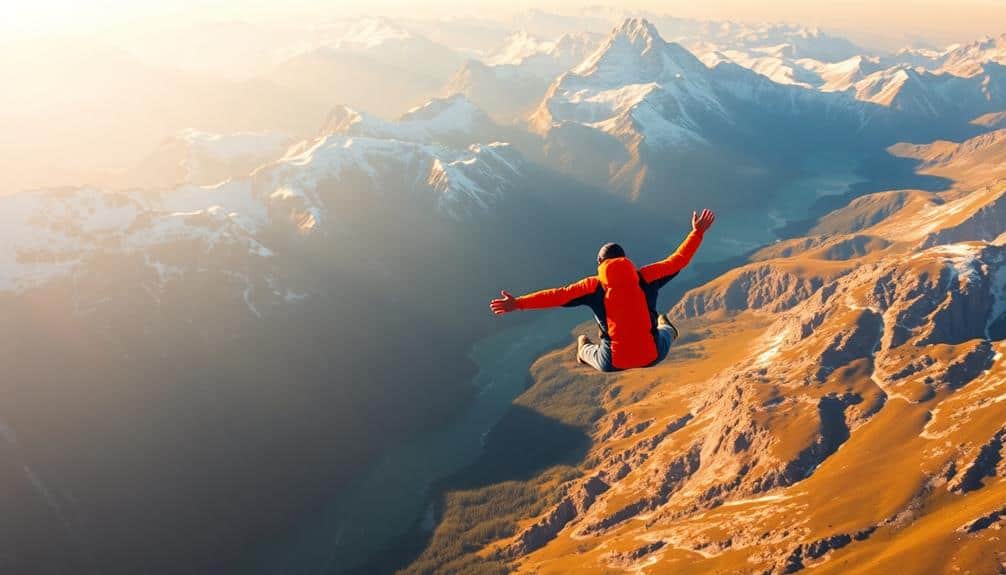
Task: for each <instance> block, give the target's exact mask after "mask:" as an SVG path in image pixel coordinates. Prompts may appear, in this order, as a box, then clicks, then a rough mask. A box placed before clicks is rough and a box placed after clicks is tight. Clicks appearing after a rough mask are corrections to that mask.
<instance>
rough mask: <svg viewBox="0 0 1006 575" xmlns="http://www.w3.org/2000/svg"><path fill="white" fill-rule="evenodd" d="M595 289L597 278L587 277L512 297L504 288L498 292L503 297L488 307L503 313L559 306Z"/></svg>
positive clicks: (497, 313) (494, 311)
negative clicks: (559, 286) (566, 284)
mask: <svg viewBox="0 0 1006 575" xmlns="http://www.w3.org/2000/svg"><path fill="white" fill-rule="evenodd" d="M596 289H597V278H596V277H589V278H584V279H582V280H580V281H578V282H576V283H572V284H569V285H568V286H565V287H561V288H555V289H546V290H541V291H536V292H534V293H531V294H528V295H525V296H521V297H513V296H512V295H510V294H509V293H508V292H506V291H505V290H504V291H501V292H500V295H501V296H503V297H501V298H498V299H494V300H492V301H491V302H489V308H490V309H492V310H493V313H494V314H496V315H503V314H505V313H510V312H512V311H517V310H519V309H544V308H549V307H561V306H564V305H566V304H568V303H570V302H572V301H573V300H575V299H577V298H581V297H583V296H585V295H588V294H590V293H592V292H593V291H594V290H596Z"/></svg>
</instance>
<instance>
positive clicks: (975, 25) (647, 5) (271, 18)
mask: <svg viewBox="0 0 1006 575" xmlns="http://www.w3.org/2000/svg"><path fill="white" fill-rule="evenodd" d="M530 10H539V11H544V12H549V11H555V12H562V13H578V14H590V13H591V12H593V11H597V10H601V11H605V10H608V11H610V10H620V11H624V12H643V11H646V12H653V13H660V14H665V15H671V16H676V17H681V18H689V19H702V20H732V21H738V22H747V23H754V22H758V23H763V22H772V23H785V24H792V25H803V26H814V27H820V28H823V29H825V30H827V31H830V32H833V33H841V34H843V35H846V36H848V37H850V38H851V39H853V40H854V41H857V42H859V43H861V44H864V45H865V46H866V47H868V48H872V49H877V50H893V49H897V48H899V47H902V46H904V45H908V44H915V45H927V47H942V46H944V45H946V44H950V43H954V42H962V41H967V40H973V39H976V38H978V37H981V36H985V35H990V34H997V33H1001V30H999V29H998V28H997V26H998V25H999V23H1001V22H1003V21H1006V3H1004V2H1001V1H999V0H964V1H962V2H949V1H928V2H924V3H921V4H920V3H918V2H909V1H908V0H898V1H896V2H885V3H882V4H878V3H876V2H865V1H855V2H843V3H841V4H831V5H824V6H822V5H818V4H816V3H807V2H799V1H797V0H769V1H767V2H760V3H758V4H757V5H752V4H751V3H748V2H743V1H740V0H717V1H713V2H706V3H702V5H696V4H695V3H689V2H683V1H673V2H657V1H655V0H635V1H631V2H605V1H600V2H594V3H592V4H591V7H590V8H584V7H583V5H582V4H579V3H576V2H572V1H570V0H554V1H552V2H549V3H544V4H543V3H540V2H531V1H528V0H516V1H508V2H504V1H503V0H480V1H479V2H477V3H475V4H472V3H459V2H452V1H447V0H434V1H432V2H427V3H424V5H423V6H422V8H421V9H416V7H415V5H414V3H411V2H407V1H406V0H376V1H373V2H368V3H366V4H365V5H361V4H360V3H358V2H345V1H338V2H322V1H320V0H294V1H292V2H285V3H282V5H277V3H275V2H268V1H264V0H253V1H251V2H239V1H238V0H216V1H211V2H151V1H141V2H127V1H125V0H82V1H74V0H41V1H39V2H32V3H20V4H15V5H14V6H12V7H8V8H7V14H6V16H7V17H6V18H5V19H4V21H2V22H0V32H2V33H3V35H4V36H5V37H6V41H7V42H11V41H15V40H20V39H43V38H52V37H73V38H92V39H102V38H101V37H102V36H104V38H103V39H104V40H106V41H108V42H111V43H114V42H115V41H116V40H117V38H118V37H119V36H120V35H121V36H125V37H129V36H132V35H135V34H136V33H138V31H140V30H143V29H147V28H149V29H152V30H157V29H164V28H176V29H178V30H179V31H182V32H183V31H184V29H185V28H186V27H192V26H198V25H200V24H208V23H213V22H247V23H266V22H268V23H270V24H272V25H277V24H282V25H287V26H298V27H311V26H314V25H321V24H324V23H326V22H330V21H332V20H336V19H340V18H349V17H359V16H380V17H388V18H406V19H439V18H449V17H464V18H483V19H493V18H501V17H513V16H515V15H517V14H519V13H521V12H526V11H530Z"/></svg>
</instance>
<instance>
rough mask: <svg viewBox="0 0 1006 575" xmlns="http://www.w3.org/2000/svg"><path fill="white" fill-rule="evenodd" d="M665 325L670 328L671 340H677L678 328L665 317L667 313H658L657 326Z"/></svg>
mask: <svg viewBox="0 0 1006 575" xmlns="http://www.w3.org/2000/svg"><path fill="white" fill-rule="evenodd" d="M665 325H666V326H667V327H669V328H671V333H672V335H671V341H675V340H677V339H678V335H679V334H678V328H677V327H675V326H674V324H673V323H671V320H669V319H667V314H660V315H659V316H657V327H662V326H665Z"/></svg>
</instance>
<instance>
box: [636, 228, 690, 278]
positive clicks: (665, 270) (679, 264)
mask: <svg viewBox="0 0 1006 575" xmlns="http://www.w3.org/2000/svg"><path fill="white" fill-rule="evenodd" d="M701 243H702V233H701V232H697V231H695V230H692V231H691V233H689V234H688V236H687V237H686V238H685V241H683V242H681V245H680V246H678V249H677V250H676V251H675V252H674V253H673V254H671V255H670V256H668V257H667V259H665V260H662V261H659V262H657V263H653V264H650V265H648V266H643V268H642V269H640V270H639V273H640V274H641V275H642V276H643V281H645V282H647V283H652V282H655V281H659V280H662V279H664V278H666V277H668V276H672V275H674V274H676V273H678V272H680V271H681V270H683V269H684V268H685V266H687V265H688V262H690V261H692V256H694V255H695V252H696V251H697V250H698V249H699V244H701Z"/></svg>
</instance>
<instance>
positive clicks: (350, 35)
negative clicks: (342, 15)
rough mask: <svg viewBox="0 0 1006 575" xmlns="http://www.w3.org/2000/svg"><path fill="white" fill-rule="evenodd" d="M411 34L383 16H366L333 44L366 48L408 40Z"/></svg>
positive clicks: (342, 48)
mask: <svg viewBox="0 0 1006 575" xmlns="http://www.w3.org/2000/svg"><path fill="white" fill-rule="evenodd" d="M412 37H413V36H412V34H411V33H410V32H409V31H407V30H404V29H402V28H399V27H397V26H395V25H394V24H392V23H391V22H388V21H387V20H385V19H383V18H366V19H363V20H359V21H357V22H354V23H353V24H352V25H351V26H349V27H348V28H347V29H346V30H345V31H344V33H343V34H342V36H341V37H340V38H339V40H337V41H336V42H335V44H334V45H333V47H334V48H336V49H341V50H368V49H372V48H376V47H378V46H381V45H382V44H385V43H387V42H394V41H402V40H409V39H411V38H412Z"/></svg>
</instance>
